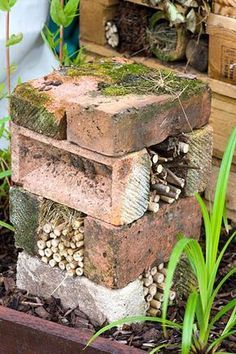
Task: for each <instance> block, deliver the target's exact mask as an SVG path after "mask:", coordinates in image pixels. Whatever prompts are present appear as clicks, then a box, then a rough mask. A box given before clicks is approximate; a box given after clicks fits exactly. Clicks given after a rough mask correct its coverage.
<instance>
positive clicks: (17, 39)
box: [6, 32, 23, 47]
mask: <svg viewBox="0 0 236 354" xmlns="http://www.w3.org/2000/svg"><path fill="white" fill-rule="evenodd" d="M22 39H23V33H21V32H20V33H18V34H12V35H11V37H10V38H9V40H8V41H7V42H6V47H10V46H13V45H16V44H18V43H20V42H21V41H22Z"/></svg>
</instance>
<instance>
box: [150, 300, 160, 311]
mask: <svg viewBox="0 0 236 354" xmlns="http://www.w3.org/2000/svg"><path fill="white" fill-rule="evenodd" d="M150 305H151V307H153V308H154V309H158V310H159V309H160V308H161V302H160V301H158V300H152V301H151V302H150Z"/></svg>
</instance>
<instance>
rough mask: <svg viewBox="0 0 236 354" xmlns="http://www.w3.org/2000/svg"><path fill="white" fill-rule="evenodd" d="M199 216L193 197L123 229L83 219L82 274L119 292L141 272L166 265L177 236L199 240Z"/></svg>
mask: <svg viewBox="0 0 236 354" xmlns="http://www.w3.org/2000/svg"><path fill="white" fill-rule="evenodd" d="M200 228H201V213H200V208H199V206H198V203H197V201H196V199H195V197H190V198H182V199H180V200H178V201H177V202H176V203H174V204H172V205H168V204H163V205H162V206H161V208H160V210H159V212H157V213H150V212H147V213H146V214H145V215H144V216H143V217H142V218H141V219H139V220H137V221H136V222H134V223H132V224H131V225H126V226H120V227H116V226H112V225H110V224H107V223H104V222H102V221H99V220H97V219H94V218H92V217H89V216H88V217H87V218H86V219H85V234H84V242H85V255H84V273H85V276H87V277H88V278H89V279H91V280H93V281H94V282H96V283H98V284H101V285H104V286H107V287H110V288H122V287H124V286H126V285H127V284H128V283H129V282H131V281H133V280H134V279H136V278H137V277H138V276H139V275H140V274H141V273H142V272H143V271H144V269H148V267H150V266H152V265H153V264H159V263H161V262H166V261H168V258H169V256H170V253H171V250H172V248H173V246H174V244H175V242H176V240H177V238H176V236H177V234H180V233H181V234H184V235H186V236H188V237H190V236H191V237H194V238H196V239H197V238H199V236H200Z"/></svg>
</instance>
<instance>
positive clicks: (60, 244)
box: [37, 203, 84, 276]
mask: <svg viewBox="0 0 236 354" xmlns="http://www.w3.org/2000/svg"><path fill="white" fill-rule="evenodd" d="M53 205H54V206H55V203H54V204H53ZM49 206H50V207H49V208H48V209H49V210H48V211H49V213H48V214H47V217H46V218H45V217H44V218H43V220H42V221H41V222H40V226H39V228H38V241H37V248H38V255H39V256H40V257H41V260H42V261H43V262H44V263H47V264H49V265H50V266H51V267H59V268H60V269H61V270H63V271H66V273H67V274H68V275H69V276H82V275H83V273H84V270H83V268H84V264H83V258H84V217H83V216H82V215H81V214H80V213H79V212H74V211H73V212H72V213H71V210H70V209H69V208H66V207H65V208H64V210H58V209H57V208H51V206H52V205H49ZM50 209H52V210H50ZM65 211H66V212H67V213H65ZM48 216H49V218H48Z"/></svg>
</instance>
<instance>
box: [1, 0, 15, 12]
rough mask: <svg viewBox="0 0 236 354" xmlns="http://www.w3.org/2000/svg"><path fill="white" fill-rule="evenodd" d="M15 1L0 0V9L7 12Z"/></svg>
mask: <svg viewBox="0 0 236 354" xmlns="http://www.w3.org/2000/svg"><path fill="white" fill-rule="evenodd" d="M16 1H17V0H0V10H2V11H7V12H8V11H10V10H11V8H12V7H13V6H14V5H15V3H16Z"/></svg>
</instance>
